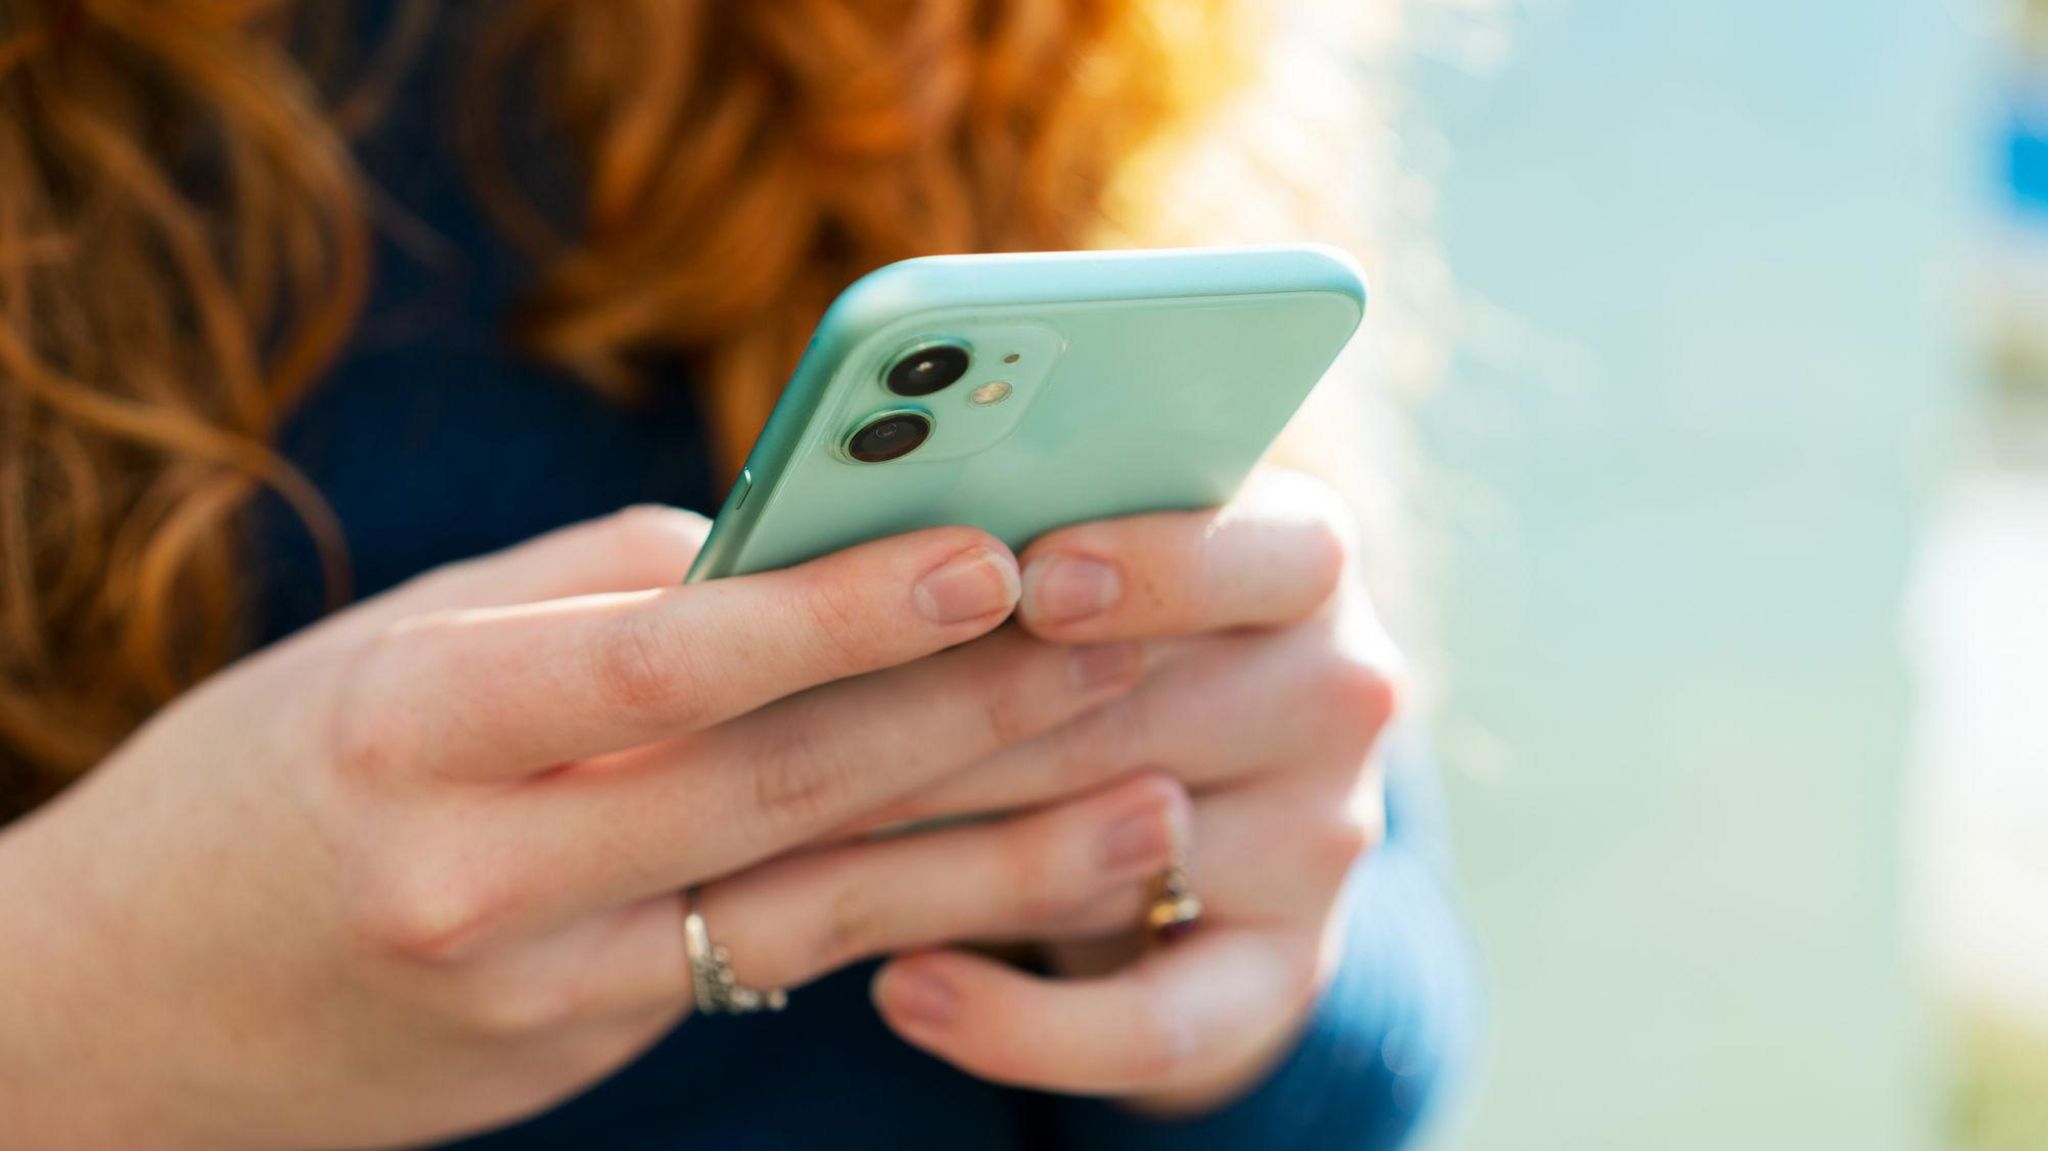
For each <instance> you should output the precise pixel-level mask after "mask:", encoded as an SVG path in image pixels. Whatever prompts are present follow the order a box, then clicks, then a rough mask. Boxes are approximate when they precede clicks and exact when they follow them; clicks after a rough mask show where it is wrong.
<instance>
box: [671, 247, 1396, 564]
mask: <svg viewBox="0 0 2048 1151" xmlns="http://www.w3.org/2000/svg"><path fill="white" fill-rule="evenodd" d="M1365 300H1366V289H1365V281H1364V277H1363V276H1362V275H1361V274H1360V272H1359V269H1358V265H1357V264H1356V263H1355V262H1354V261H1353V260H1352V259H1351V258H1350V257H1349V256H1347V255H1345V254H1344V253H1343V252H1341V251H1339V250H1337V249H1334V248H1328V247H1321V246H1313V245H1289V246H1275V247H1249V248H1195V249H1175V250H1169V251H1123V252H1050V253H1022V254H1005V255H988V256H936V257H929V258H924V259H916V260H906V261H904V262H902V263H897V264H891V265H889V266H887V267H885V268H882V269H880V270H878V271H876V272H873V273H871V274H870V275H868V276H866V277H864V278H862V279H861V280H860V281H858V282H857V283H855V284H853V285H852V286H851V287H849V288H847V289H846V291H845V292H844V293H843V294H841V296H840V297H839V299H838V300H837V301H835V302H834V303H833V305H832V307H831V308H830V309H829V310H827V312H826V313H825V316H824V318H823V319H822V320H821V321H820V322H819V325H818V329H817V332H816V334H815V335H814V337H813V338H812V340H811V344H810V347H809V348H808V349H807V350H806V351H805V352H804V355H803V358H802V360H801V361H800V362H799V364H798V366H797V370H796V374H795V376H794V377H792V379H791V380H790V383H789V385H788V387H787V388H785V389H784V391H783V394H782V398H781V400H780V401H779V402H778V403H777V404H776V407H775V411H774V413H773V414H772V415H771V417H770V418H769V421H768V424H767V427H766V429H765V430H764V431H763V432H762V433H761V437H760V439H759V440H758V441H757V442H756V443H755V445H754V448H753V451H752V452H751V453H750V454H749V455H748V457H747V461H746V466H745V468H744V470H742V471H741V472H740V476H739V479H738V481H737V482H736V483H735V484H734V485H733V488H732V491H731V492H730V494H728V495H727V497H726V500H725V503H724V506H723V507H722V508H721V509H720V511H719V513H718V518H717V520H716V521H715V522H714V524H713V526H712V531H711V536H710V538H709V540H707V541H706V543H705V546H704V549H703V551H702V552H701V553H700V554H699V555H698V557H697V561H696V563H695V564H694V565H693V566H692V568H691V570H690V574H689V577H688V578H689V580H690V581H692V582H695V581H699V580H707V579H717V578H720V577H723V576H732V575H744V574H747V573H750V572H757V571H765V570H769V569H773V568H780V567H786V566H788V565H791V564H797V563H802V562H804V561H806V560H810V559H814V558H816V557H818V556H822V555H825V554H827V553H829V552H834V551H838V550H840V549H842V548H846V547H850V546H852V545H854V544H858V543H863V542H866V541H868V540H872V539H877V538H880V537H883V536H889V535H897V534H900V533H903V532H909V531H915V530H918V529H920V528H928V527H938V526H942V525H954V524H964V525H969V526H972V527H977V528H981V529H983V530H985V531H987V532H989V533H991V534H993V535H995V536H996V537H998V538H1000V539H1001V540H1003V541H1004V542H1005V543H1007V544H1008V545H1009V546H1011V547H1013V548H1016V547H1022V546H1024V545H1025V544H1027V543H1029V542H1030V541H1031V540H1032V539H1033V538H1035V537H1037V536H1039V535H1041V534H1043V533H1045V532H1047V531H1050V530H1052V529H1054V528H1058V527H1062V526H1065V525H1067V524H1072V523H1079V522H1081V521H1084V520H1095V519H1106V518H1110V517H1115V516H1126V515H1133V514H1137V513H1140V512H1155V511H1168V510H1177V509H1195V508H1205V507H1212V506H1215V505H1217V504H1220V503H1223V502H1224V501H1226V500H1228V499H1229V498H1230V496H1231V494H1232V493H1233V492H1234V491H1235V490H1236V489H1237V487H1238V485H1239V484H1240V483H1242V482H1243V480H1244V478H1245V475H1246V474H1247V473H1248V472H1250V471H1251V469H1252V467H1253V465H1254V464H1256V463H1257V462H1258V460H1259V457H1260V456H1261V455H1263V454H1264V453H1265V451H1266V449H1267V447H1268V446H1269V445H1271V443H1272V441H1273V439H1274V437H1275V436H1277V435H1279V433H1280V429H1281V428H1282V427H1283V426H1285V425H1286V423H1287V420H1288V418H1289V417H1290V416H1291V415H1293V413H1294V411H1295V409H1296V408H1297V407H1299V406H1300V404H1301V402H1302V400H1304V399H1305V398H1307V396H1308V394H1309V391H1310V390H1311V389H1312V388H1314V387H1315V385H1316V382H1317V381H1318V380H1319V379H1321V378H1322V376H1323V374H1324V372H1326V371H1327V370H1328V369H1329V367H1330V364H1331V363H1332V362H1333V361H1334V360H1335V359H1336V358H1337V355H1338V353H1339V352H1340V351H1342V350H1343V348H1344V345H1345V343H1346V342H1348V341H1349V340H1350V339H1351V336H1352V334H1353V333H1354V332H1355V331H1356V330H1357V328H1358V325H1359V323H1360V321H1361V320H1362V319H1363V318H1364V315H1365Z"/></svg>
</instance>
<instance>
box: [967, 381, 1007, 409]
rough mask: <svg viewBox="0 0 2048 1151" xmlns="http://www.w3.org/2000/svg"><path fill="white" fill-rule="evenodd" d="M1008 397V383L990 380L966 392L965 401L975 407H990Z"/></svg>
mask: <svg viewBox="0 0 2048 1151" xmlns="http://www.w3.org/2000/svg"><path fill="white" fill-rule="evenodd" d="M1009 398H1010V385H1008V384H1006V383H1004V382H1003V381H1001V380H992V381H990V382H988V383H986V384H983V385H981V386H980V387H978V388H976V389H974V391H972V392H970V393H968V396H967V402H968V403H970V404H973V405H974V406H975V407H977V408H986V407H991V406H993V405H995V404H1000V403H1002V402H1003V401H1004V400H1007V399H1009Z"/></svg>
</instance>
